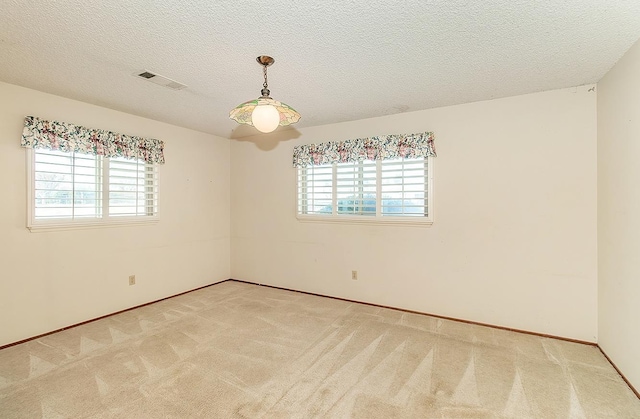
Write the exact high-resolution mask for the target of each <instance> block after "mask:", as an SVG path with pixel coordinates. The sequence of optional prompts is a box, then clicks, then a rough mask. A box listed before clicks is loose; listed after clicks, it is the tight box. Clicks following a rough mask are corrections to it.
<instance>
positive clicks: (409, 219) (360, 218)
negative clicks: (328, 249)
mask: <svg viewBox="0 0 640 419" xmlns="http://www.w3.org/2000/svg"><path fill="white" fill-rule="evenodd" d="M424 159H425V160H426V163H427V178H426V181H427V188H426V191H427V208H428V214H427V216H424V217H420V216H407V215H401V216H393V215H382V199H380V197H381V188H382V183H381V182H380V179H381V167H382V162H383V161H382V160H377V161H376V214H375V215H373V216H371V215H353V214H338V213H337V209H336V208H337V193H336V190H335V185H336V181H337V179H336V167H337V163H331V165H332V184H333V188H332V198H331V201H332V207H333V208H334V213H333V214H300V213H299V212H298V203H299V200H300V197H299V195H298V191H299V189H300V188H299V186H300V185H299V176H298V170H300V169H305V168H294V174H295V182H294V186H295V194H294V196H295V200H294V213H295V215H296V218H297V219H298V221H301V222H312V223H313V222H318V223H341V224H369V225H404V226H420V227H430V226H431V225H433V220H434V195H433V190H434V186H433V172H434V164H435V163H434V162H435V158H434V157H432V156H429V157H425V158H424Z"/></svg>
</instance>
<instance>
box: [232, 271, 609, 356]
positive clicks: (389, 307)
mask: <svg viewBox="0 0 640 419" xmlns="http://www.w3.org/2000/svg"><path fill="white" fill-rule="evenodd" d="M230 281H235V282H242V283H245V284H251V285H259V286H261V287H267V288H275V289H279V290H284V291H291V292H298V293H301V294H307V295H314V296H316V297H325V298H332V299H334V300H340V301H346V302H349V303H356V304H365V305H368V306H373V307H380V308H388V309H390V310H398V311H403V312H405V313H412V314H421V315H424V316H431V317H436V318H438V319H444V320H451V321H454V322H460V323H467V324H473V325H476V326H486V327H491V328H493V329H499V330H507V331H509V332H517V333H524V334H527V335H533V336H539V337H543V338H550V339H558V340H564V341H566V342H573V343H579V344H582V345H589V346H598V344H597V343H596V342H588V341H584V340H579V339H572V338H566V337H562V336H555V335H547V334H545V333H538V332H531V331H528V330H522V329H514V328H511V327H505V326H497V325H495V324H489V323H481V322H476V321H473V320H465V319H457V318H455V317H447V316H441V315H439V314H432V313H425V312H422V311H416V310H408V309H405V308H400V307H391V306H385V305H382V304H375V303H368V302H366V301H358V300H350V299H348V298H342V297H334V296H332V295H324V294H316V293H313V292H307V291H300V290H294V289H290V288H284V287H277V286H275V285H268V284H260V283H257V282H251V281H245V280H242V279H234V278H231V279H230Z"/></svg>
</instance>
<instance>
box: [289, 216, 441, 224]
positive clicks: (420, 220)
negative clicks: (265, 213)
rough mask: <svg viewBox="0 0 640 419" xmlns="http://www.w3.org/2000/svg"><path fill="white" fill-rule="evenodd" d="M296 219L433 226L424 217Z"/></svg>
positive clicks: (303, 218) (302, 218)
mask: <svg viewBox="0 0 640 419" xmlns="http://www.w3.org/2000/svg"><path fill="white" fill-rule="evenodd" d="M296 218H297V219H298V221H301V222H304V223H329V224H365V225H395V226H407V227H431V225H432V224H433V220H432V219H430V218H426V217H362V216H357V215H340V216H322V215H300V214H298V215H296Z"/></svg>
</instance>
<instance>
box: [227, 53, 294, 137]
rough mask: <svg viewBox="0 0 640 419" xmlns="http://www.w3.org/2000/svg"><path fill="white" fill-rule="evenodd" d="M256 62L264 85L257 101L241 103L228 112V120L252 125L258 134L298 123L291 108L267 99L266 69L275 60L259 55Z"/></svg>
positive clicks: (269, 98)
mask: <svg viewBox="0 0 640 419" xmlns="http://www.w3.org/2000/svg"><path fill="white" fill-rule="evenodd" d="M256 61H258V63H259V64H260V65H261V66H262V73H263V75H264V83H263V84H262V90H261V91H260V93H261V94H262V96H260V97H259V98H258V99H253V100H249V101H247V102H244V103H241V104H239V105H238V106H236V107H235V108H233V109H232V110H231V112H229V118H231V119H233V120H234V121H236V122H237V123H239V124H247V125H253V126H254V127H256V129H257V130H258V131H260V132H265V133H266V132H271V131H273V130H275V129H276V128H278V125H283V126H284V125H291V124H295V123H296V122H298V120H299V119H300V114H299V113H298V112H296V110H295V109H293V108H292V107H291V106H289V105H287V104H285V103H282V102H278V101H277V100H273V99H271V97H269V93H270V92H269V89H268V85H267V67H269V66H270V65H271V64H273V63H274V62H275V60H274V59H273V58H271V57H269V56H267V55H261V56H259V57H257V58H256Z"/></svg>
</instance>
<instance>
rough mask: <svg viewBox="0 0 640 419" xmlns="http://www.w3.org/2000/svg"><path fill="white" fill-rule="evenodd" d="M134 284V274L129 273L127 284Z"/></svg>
mask: <svg viewBox="0 0 640 419" xmlns="http://www.w3.org/2000/svg"><path fill="white" fill-rule="evenodd" d="M135 284H136V276H135V275H129V285H135Z"/></svg>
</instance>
